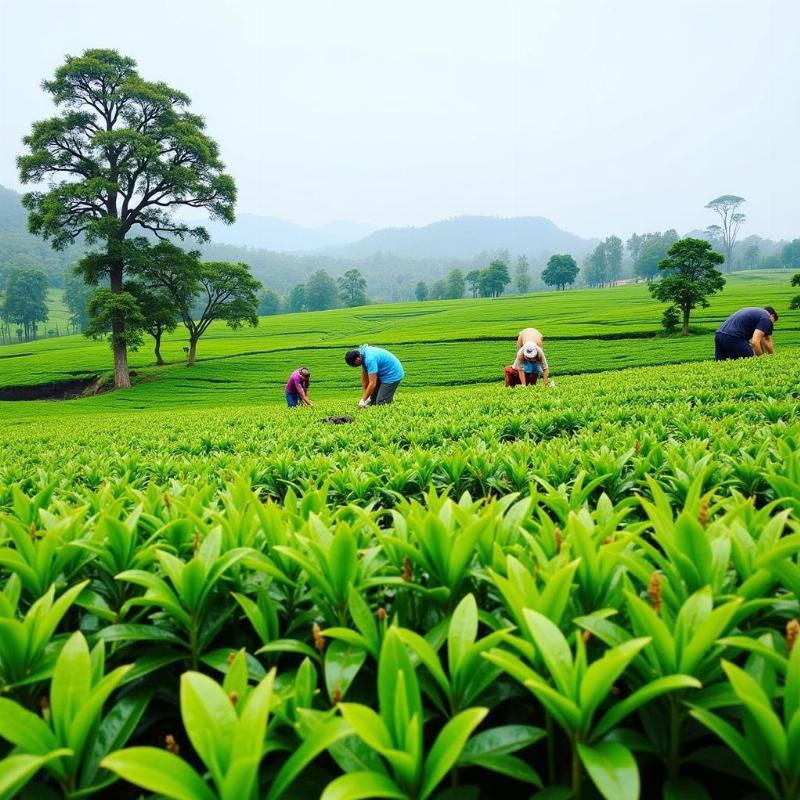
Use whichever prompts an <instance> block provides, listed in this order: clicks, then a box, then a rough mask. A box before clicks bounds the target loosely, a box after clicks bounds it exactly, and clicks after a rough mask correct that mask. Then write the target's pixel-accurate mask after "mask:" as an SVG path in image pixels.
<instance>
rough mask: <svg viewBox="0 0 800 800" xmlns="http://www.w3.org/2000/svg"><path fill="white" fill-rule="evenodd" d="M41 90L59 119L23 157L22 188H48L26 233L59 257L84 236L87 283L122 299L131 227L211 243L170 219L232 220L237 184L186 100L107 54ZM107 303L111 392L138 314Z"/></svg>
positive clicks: (73, 63)
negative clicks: (183, 211)
mask: <svg viewBox="0 0 800 800" xmlns="http://www.w3.org/2000/svg"><path fill="white" fill-rule="evenodd" d="M42 86H43V88H44V90H45V91H46V92H47V93H48V94H49V95H50V96H51V97H52V100H53V102H54V104H55V105H56V106H57V107H59V109H60V113H59V114H58V115H57V116H55V117H51V118H50V119H45V120H41V121H39V122H36V123H34V124H33V128H32V131H31V133H30V134H29V135H28V136H26V137H25V138H24V139H23V142H24V144H25V147H26V150H27V152H26V153H25V155H22V156H20V157H19V158H18V159H17V164H18V167H19V173H20V180H21V181H22V182H23V183H33V184H39V185H41V184H45V183H47V182H48V181H49V182H50V183H49V187H48V189H47V190H46V191H33V192H29V193H28V194H26V195H24V197H23V205H24V206H25V208H26V209H27V210H28V227H29V229H30V231H31V233H34V234H36V235H39V236H41V237H42V238H44V239H45V240H47V241H49V242H50V243H51V245H52V246H53V247H54V248H55V249H57V250H59V249H63V248H65V247H66V246H68V245H70V244H71V243H73V242H74V241H75V240H76V239H78V238H79V237H82V238H83V239H84V240H85V242H86V243H87V244H88V245H90V246H91V245H97V246H98V247H99V250H98V252H96V253H94V255H93V258H92V259H90V262H89V263H86V264H85V265H84V266H85V268H84V274H85V276H86V277H87V280H88V281H89V282H90V283H97V282H98V280H99V279H100V278H101V277H102V278H107V279H108V281H109V289H107V290H104V291H110V292H111V293H113V294H120V293H124V290H123V286H122V284H123V278H124V277H125V273H126V269H127V266H128V264H127V260H128V257H129V248H128V247H127V242H126V239H127V237H128V235H129V233H130V232H131V231H132V230H134V229H136V230H138V231H140V232H144V231H150V232H152V233H154V234H155V235H156V236H158V237H163V236H164V235H166V234H172V235H173V236H177V237H178V238H183V237H184V236H187V235H188V236H194V237H196V238H198V239H201V240H202V239H206V238H207V235H206V233H205V231H204V230H203V228H200V227H192V226H190V225H188V224H187V223H186V222H182V221H179V220H177V219H176V218H175V217H174V215H173V214H174V212H175V211H176V210H177V209H179V208H180V207H181V206H184V207H192V208H202V209H205V210H206V211H208V213H209V214H210V215H211V217H212V218H216V219H221V220H224V221H227V222H232V221H233V206H234V202H235V199H236V187H235V185H234V182H233V179H232V178H231V177H230V176H229V175H227V174H226V173H225V172H224V165H223V163H222V161H221V159H220V157H219V148H218V147H217V144H216V142H214V140H213V139H211V138H210V137H208V135H207V134H206V133H205V130H204V127H205V123H204V121H203V119H202V117H200V116H198V115H197V114H193V113H191V112H190V111H189V110H188V106H189V103H190V101H189V98H188V97H187V96H186V95H185V94H183V93H182V92H179V91H177V90H175V89H172V88H171V87H169V86H168V85H167V84H165V83H161V82H158V83H155V82H147V81H144V80H143V79H142V78H141V77H140V76H139V74H138V73H137V71H136V62H135V61H134V60H133V59H131V58H128V57H126V56H122V55H120V54H119V53H118V52H117V51H115V50H109V49H91V50H86V51H84V53H83V54H82V55H80V56H68V57H67V59H66V60H65V62H64V64H62V65H61V66H60V67H59V68H58V69H57V70H56V73H55V75H54V77H53V79H52V80H46V81H44V82H43V84H42ZM101 291H102V290H101ZM126 302H127V301H126V300H125V301H122V304H123V305H124V304H125V303H126ZM102 305H103V307H105V308H106V312H105V313H106V315H107V318H108V319H109V320H110V322H111V326H112V335H111V341H112V347H113V349H114V359H115V368H116V370H115V385H117V386H118V387H125V386H128V385H129V383H130V380H129V376H128V364H127V343H128V342H129V341H134V340H135V337H136V335H137V333H136V332H135V331H131V332H126V331H125V329H124V328H123V327H122V326H124V324H126V322H130V323H131V324H134V322H135V320H134V316H133V315H132V314H130V313H123V307H122V305H120V304H116V306H113V304H112V303H111V302H110V300H108V299H106V300H104V301H103V303H102ZM112 306H113V308H112ZM101 327H102V326H100V325H99V324H98V325H96V326H95V330H98V329H99V328H101Z"/></svg>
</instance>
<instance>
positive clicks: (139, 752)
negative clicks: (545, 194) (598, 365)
mask: <svg viewBox="0 0 800 800" xmlns="http://www.w3.org/2000/svg"><path fill="white" fill-rule="evenodd" d="M747 366H748V369H747V370H745V369H744V368H742V367H740V366H739V365H725V367H726V368H725V369H723V368H722V367H720V366H712V367H709V368H708V370H707V371H706V373H705V374H704V375H702V376H698V375H689V374H686V375H675V374H673V373H672V371H671V369H670V370H644V371H641V372H640V373H631V374H630V381H629V382H628V384H627V385H626V386H624V387H623V386H620V385H619V383H618V376H599V377H598V378H597V379H595V380H594V381H593V383H592V384H591V385H588V386H587V385H581V384H579V383H577V382H575V383H570V381H569V380H566V381H559V391H558V392H555V391H554V392H549V393H543V392H542V393H532V392H505V393H502V392H497V391H494V390H482V391H473V392H467V391H464V392H462V393H460V394H459V393H454V397H455V398H459V397H460V398H462V399H463V400H464V402H465V403H468V405H466V406H465V408H466V410H465V411H464V413H463V414H462V415H461V416H459V417H455V416H454V415H453V414H452V413H451V411H450V409H448V408H444V407H433V408H432V407H431V406H430V405H425V404H423V403H422V402H421V401H420V400H418V399H415V398H413V397H409V400H408V402H407V404H406V405H405V407H403V406H401V405H400V404H398V405H397V406H395V407H394V408H391V409H386V410H382V409H376V410H373V411H374V413H379V414H382V417H381V424H380V426H379V430H378V432H377V434H376V436H375V437H373V436H372V431H374V426H373V427H371V428H370V429H369V430H367V429H365V428H364V427H363V424H362V422H361V420H362V419H368V418H366V417H360V418H359V419H358V420H357V422H356V424H355V425H354V426H352V427H351V428H350V429H348V430H347V431H342V430H333V429H331V430H328V429H326V428H324V427H322V426H321V423H318V422H316V424H319V425H320V426H321V427H320V436H319V437H318V438H317V439H316V440H312V439H310V438H309V437H305V438H304V437H302V436H300V435H299V431H301V429H303V428H305V429H307V428H308V426H309V424H315V417H314V416H313V415H309V416H305V417H298V416H295V417H291V418H289V422H287V423H284V422H282V421H276V420H269V419H253V418H252V416H250V415H249V414H245V413H243V412H242V413H239V412H230V413H227V412H226V413H222V412H218V413H217V415H215V416H213V417H212V418H210V419H207V420H203V419H202V418H200V417H189V418H187V419H183V420H180V421H177V422H173V423H171V424H170V425H167V424H165V425H163V426H161V427H160V429H159V430H157V431H156V432H154V433H152V434H140V435H138V436H137V437H135V438H134V437H131V438H130V439H120V440H117V441H115V440H114V439H113V437H112V435H111V433H110V431H111V428H109V429H105V428H104V423H103V420H96V421H95V429H94V431H93V432H92V434H91V435H89V434H82V433H80V432H79V431H75V430H72V431H66V430H65V431H60V430H58V429H56V428H55V427H52V428H47V427H46V426H43V427H42V428H41V429H40V430H38V431H32V430H31V431H20V435H19V436H18V437H17V439H16V441H15V442H13V443H12V444H11V446H10V447H9V452H10V453H11V454H12V458H11V459H10V460H9V461H7V462H6V463H4V464H3V466H2V467H0V475H2V477H0V569H2V576H3V589H2V592H0V634H1V635H0V693H2V698H0V706H2V707H1V708H0V737H2V740H3V742H4V744H2V745H0V747H2V749H0V759H1V760H0V797H12V796H14V794H15V793H17V792H20V791H23V792H28V796H32V797H44V796H47V797H52V796H64V797H80V796H90V795H92V794H97V793H99V792H101V791H104V790H106V787H112V788H110V789H108V791H112V792H116V791H117V790H118V789H119V790H120V791H121V789H120V787H119V786H116V788H115V787H114V781H117V780H119V779H120V778H122V779H124V780H126V781H128V782H130V783H132V784H135V785H137V786H139V787H141V789H142V790H144V791H146V792H154V793H156V794H157V795H163V796H168V797H176V798H184V797H187V798H188V797H192V798H197V797H208V798H211V797H220V798H229V797H230V798H233V797H237V798H239V797H241V798H256V797H269V798H278V797H316V796H323V797H325V798H327V799H328V800H333V799H334V798H368V797H398V798H406V797H407V798H428V797H431V798H448V797H451V798H452V797H459V798H461V797H493V796H497V795H498V794H501V793H505V794H507V795H508V796H509V797H530V796H531V795H534V796H535V795H536V794H537V793H538V792H541V795H540V796H541V798H542V800H544V798H548V800H550V799H551V798H558V797H564V798H566V797H596V796H602V797H605V798H614V800H617V799H618V798H635V797H638V796H640V794H642V793H643V791H644V789H645V788H646V789H647V791H646V792H644V793H645V795H646V796H662V795H663V796H664V797H666V798H675V797H685V798H703V797H709V796H712V790H711V787H712V786H713V787H715V789H714V791H723V792H727V793H729V794H735V795H736V796H742V795H743V794H744V793H745V792H750V793H751V795H750V796H752V797H754V798H755V797H772V798H780V799H781V800H789V798H796V797H797V796H798V791H800V768H799V767H798V765H800V734H799V732H800V699H798V698H800V647H798V646H797V645H796V641H797V638H798V634H799V633H800V622H798V618H799V617H800V607H799V606H798V597H799V595H800V557H799V556H798V553H800V521H798V516H797V515H798V513H800V446H798V445H799V444H800V426H798V424H797V422H796V411H797V391H798V390H797V386H798V384H799V383H800V382H798V374H797V366H796V365H794V364H792V363H791V362H789V361H787V360H784V361H781V360H780V359H774V360H771V361H770V362H767V363H755V364H749V365H747ZM754 369H756V370H758V381H757V382H756V383H753V382H752V375H753V370H754ZM70 436H71V437H76V438H78V439H79V440H80V439H81V438H82V437H83V436H85V437H86V440H87V442H88V441H89V440H92V441H94V443H95V449H93V450H91V451H89V450H85V449H82V448H81V446H80V444H79V445H78V446H77V447H73V448H71V449H70V447H69V437H70ZM36 442H38V445H37V447H34V446H33V445H34V443H36ZM289 442H294V443H295V444H296V447H295V448H294V450H293V451H292V452H282V450H286V448H287V447H288V444H289ZM370 443H372V447H373V450H372V452H368V451H367V447H368V446H369V444H370ZM26 784H27V786H26ZM745 785H747V786H749V787H750V789H747V790H743V787H744V786H745Z"/></svg>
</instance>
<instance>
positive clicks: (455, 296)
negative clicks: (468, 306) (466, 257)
mask: <svg viewBox="0 0 800 800" xmlns="http://www.w3.org/2000/svg"><path fill="white" fill-rule="evenodd" d="M445 284H446V287H447V288H446V291H445V297H446V298H447V299H448V300H459V299H461V298H462V297H463V296H464V291H465V290H466V288H467V282H466V281H465V280H464V273H463V272H462V271H461V270H460V269H453V270H450V272H449V273H448V274H447V278H445Z"/></svg>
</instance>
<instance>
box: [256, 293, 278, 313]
mask: <svg viewBox="0 0 800 800" xmlns="http://www.w3.org/2000/svg"><path fill="white" fill-rule="evenodd" d="M280 311H281V299H280V297H278V295H277V293H276V292H273V291H272V289H264V291H263V292H261V294H259V296H258V316H259V317H271V316H274V315H275V314H280Z"/></svg>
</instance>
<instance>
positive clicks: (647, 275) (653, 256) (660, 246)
mask: <svg viewBox="0 0 800 800" xmlns="http://www.w3.org/2000/svg"><path fill="white" fill-rule="evenodd" d="M677 241H678V233H677V231H675V230H672V229H670V230H668V231H664V232H663V233H661V232H659V231H656V232H655V233H645V234H644V235H643V236H642V237H641V241H640V242H639V250H638V255H637V257H636V259H635V260H634V262H633V271H634V273H635V274H636V275H637V276H638V277H640V278H644V279H645V280H646V281H647V282H648V283H649V282H650V281H652V280H653V279H654V278H655V277H656V276H657V275H658V265H659V264H660V263H661V262H662V261H663V260H664V258H666V255H667V252H668V251H669V249H670V247H672V245H673V244H675V242H677Z"/></svg>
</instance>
